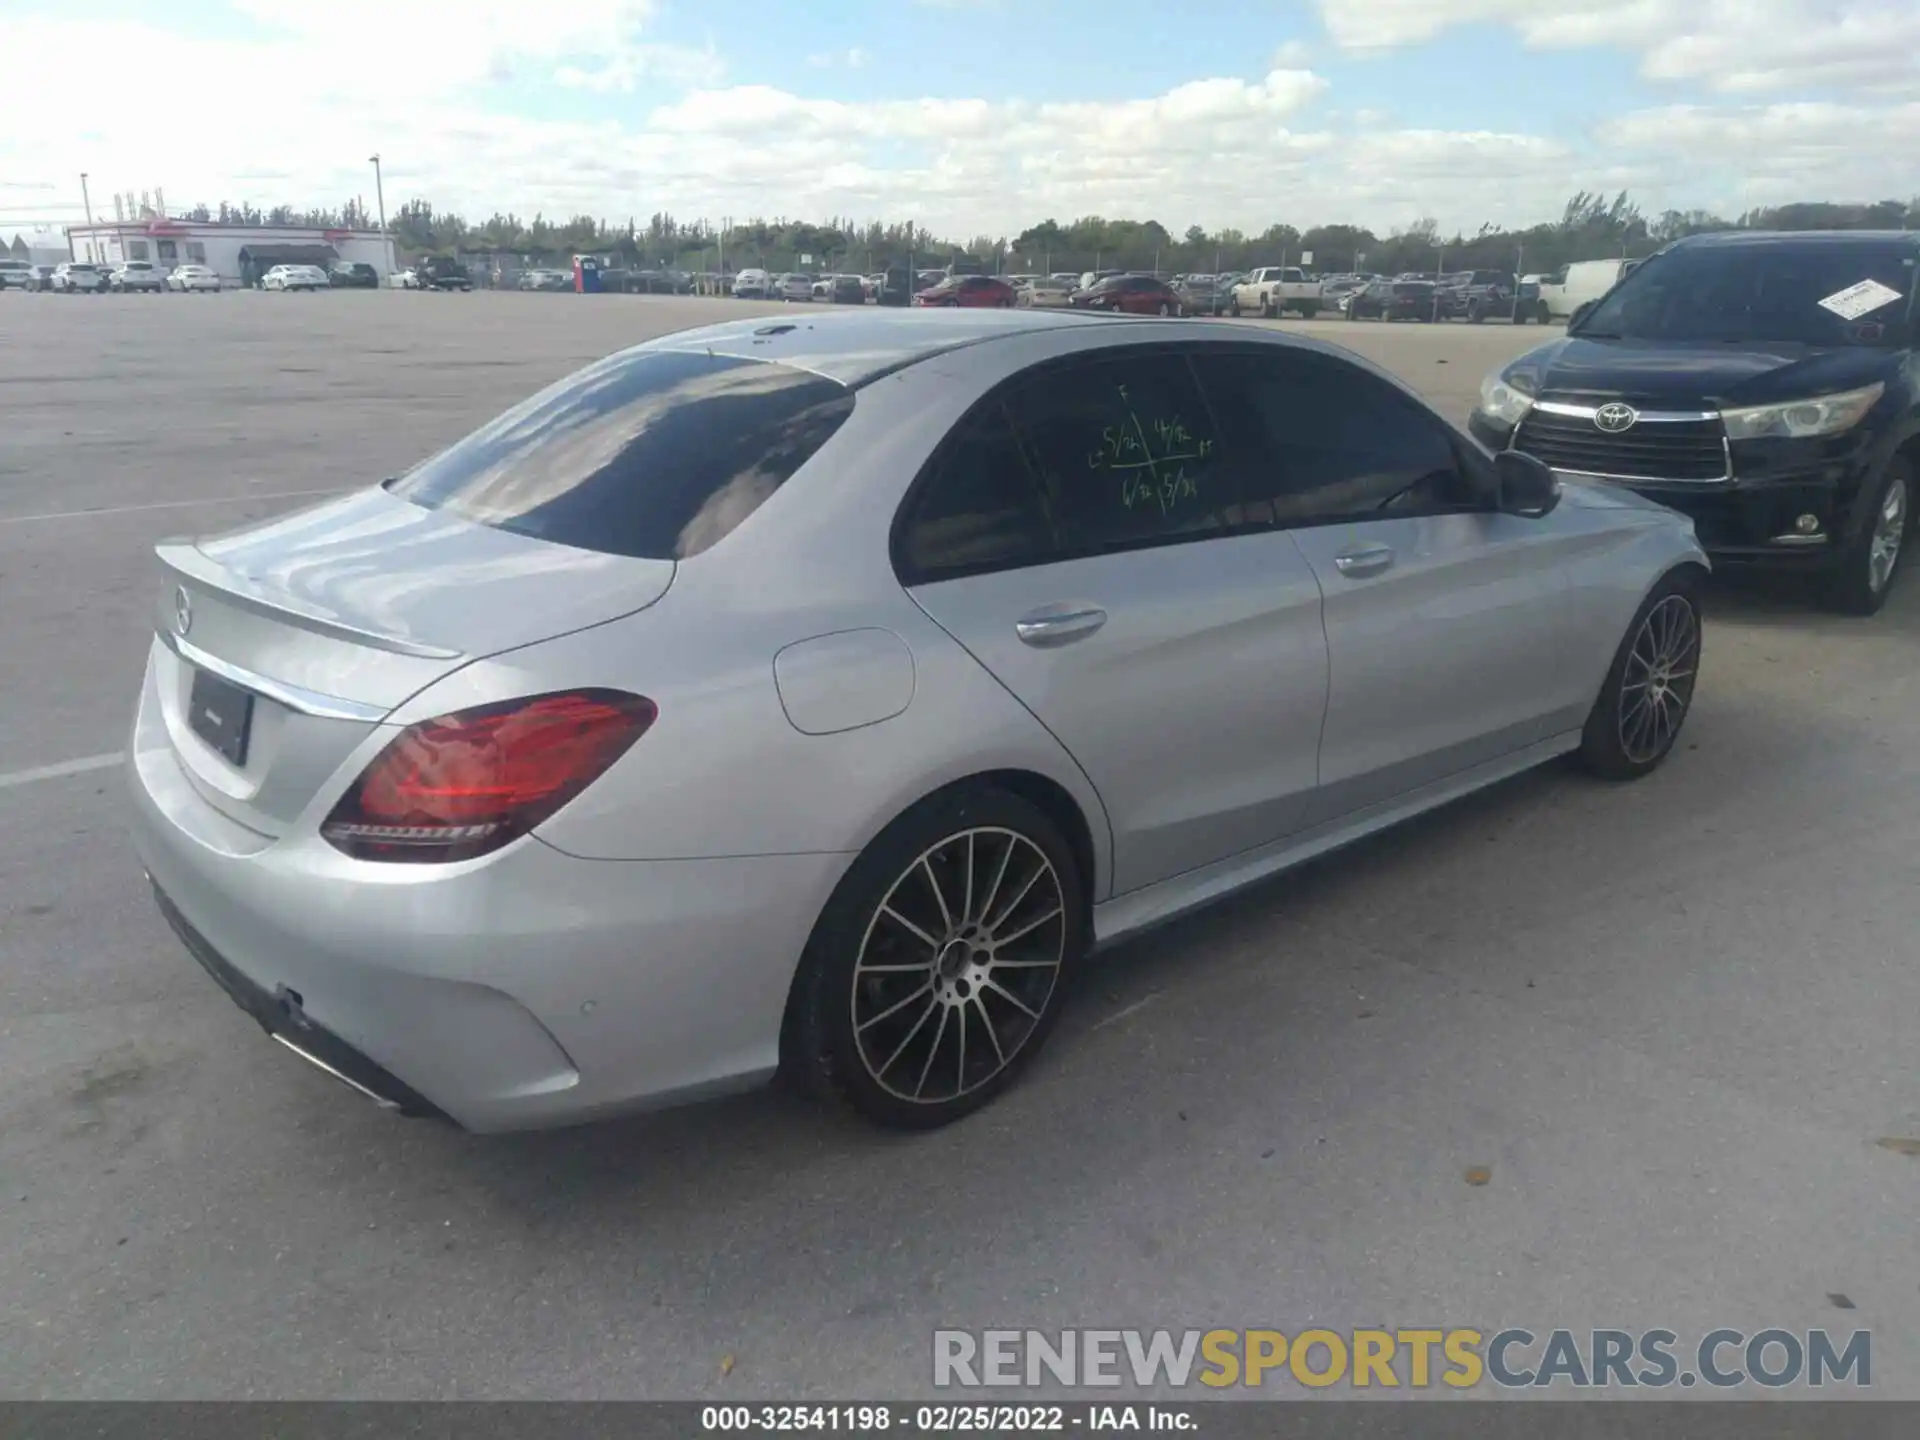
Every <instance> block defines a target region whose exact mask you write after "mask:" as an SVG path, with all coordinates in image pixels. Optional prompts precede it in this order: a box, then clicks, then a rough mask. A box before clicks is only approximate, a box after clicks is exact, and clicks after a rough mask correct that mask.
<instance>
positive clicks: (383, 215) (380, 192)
mask: <svg viewBox="0 0 1920 1440" xmlns="http://www.w3.org/2000/svg"><path fill="white" fill-rule="evenodd" d="M367 159H368V160H370V161H372V162H373V199H374V203H375V204H376V205H378V206H379V207H380V238H381V240H382V242H383V243H384V244H385V246H386V250H387V274H389V275H391V274H393V236H392V235H390V234H388V233H387V191H386V187H385V186H384V185H383V184H382V183H381V180H380V152H379V151H377V150H376V151H374V153H373V154H371V155H369V156H368V157H367Z"/></svg>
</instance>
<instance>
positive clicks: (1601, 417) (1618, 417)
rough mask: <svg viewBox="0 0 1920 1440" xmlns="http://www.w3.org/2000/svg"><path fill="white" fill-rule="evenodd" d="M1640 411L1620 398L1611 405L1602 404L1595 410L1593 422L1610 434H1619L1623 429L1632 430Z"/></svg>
mask: <svg viewBox="0 0 1920 1440" xmlns="http://www.w3.org/2000/svg"><path fill="white" fill-rule="evenodd" d="M1639 418H1640V412H1639V411H1638V410H1636V409H1634V408H1633V407H1632V406H1631V405H1622V404H1621V403H1620V402H1619V401H1618V400H1616V401H1614V402H1613V403H1612V404H1611V405H1602V406H1601V407H1600V408H1599V409H1598V410H1596V411H1594V412H1593V423H1594V424H1595V425H1598V426H1599V427H1600V428H1601V429H1602V430H1605V431H1606V432H1607V433H1608V434H1610V435H1618V434H1619V433H1620V432H1621V431H1622V430H1631V429H1632V428H1633V424H1634V422H1635V421H1636V420H1638V419H1639Z"/></svg>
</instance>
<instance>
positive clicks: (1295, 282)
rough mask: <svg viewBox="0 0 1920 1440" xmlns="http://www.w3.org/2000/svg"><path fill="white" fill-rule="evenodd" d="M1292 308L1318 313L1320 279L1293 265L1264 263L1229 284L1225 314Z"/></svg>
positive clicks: (1272, 314)
mask: <svg viewBox="0 0 1920 1440" xmlns="http://www.w3.org/2000/svg"><path fill="white" fill-rule="evenodd" d="M1289 310H1291V311H1293V312H1295V313H1296V314H1298V315H1299V316H1300V317H1301V318H1302V319H1306V320H1311V319H1312V318H1313V317H1314V316H1315V315H1318V314H1319V313H1320V282H1319V281H1318V280H1310V279H1308V278H1307V273H1306V271H1304V270H1302V269H1300V268H1299V267H1298V266H1297V265H1268V266H1265V267H1263V268H1261V269H1259V270H1255V271H1253V272H1252V273H1251V274H1249V275H1248V276H1247V278H1246V279H1244V280H1242V281H1241V282H1240V283H1239V284H1238V285H1236V286H1234V287H1233V293H1232V294H1231V295H1230V296H1229V297H1228V299H1227V313H1228V314H1229V315H1247V314H1252V315H1264V316H1267V317H1268V318H1273V317H1275V316H1279V315H1284V314H1286V313H1287V311H1289Z"/></svg>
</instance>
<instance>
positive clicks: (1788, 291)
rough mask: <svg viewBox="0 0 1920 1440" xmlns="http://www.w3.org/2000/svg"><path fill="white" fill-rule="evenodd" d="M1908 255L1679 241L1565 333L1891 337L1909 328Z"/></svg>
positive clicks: (1862, 340)
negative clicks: (1686, 244)
mask: <svg viewBox="0 0 1920 1440" xmlns="http://www.w3.org/2000/svg"><path fill="white" fill-rule="evenodd" d="M1916 256H1920V247H1916V246H1914V245H1912V244H1906V245H1902V244H1900V243H1899V242H1897V241H1895V242H1884V243H1832V242H1819V241H1817V242H1809V243H1805V244H1794V243H1792V242H1791V241H1777V240H1775V241H1759V242H1756V243H1753V244H1746V245H1741V244H1733V245H1698V246H1681V247H1679V248H1677V249H1673V250H1668V251H1666V252H1665V253H1663V254H1660V255H1656V256H1654V257H1653V258H1652V259H1651V260H1648V261H1647V262H1646V263H1644V264H1642V265H1640V266H1638V267H1636V268H1635V269H1634V271H1633V272H1632V274H1631V275H1629V276H1628V277H1627V278H1626V279H1624V280H1622V281H1621V282H1620V284H1619V286H1618V287H1617V288H1616V289H1615V290H1614V291H1613V292H1612V293H1611V294H1610V295H1608V296H1607V297H1606V298H1605V299H1603V300H1601V301H1600V303H1599V304H1598V305H1596V306H1595V307H1594V308H1593V310H1592V311H1591V312H1590V313H1589V314H1588V315H1587V317H1586V319H1585V320H1583V321H1581V323H1580V324H1579V325H1578V326H1577V327H1576V328H1575V330H1574V332H1573V333H1575V334H1577V335H1583V336H1586V337H1589V338H1615V337H1617V338H1620V339H1626V340H1673V341H1715V340H1719V341H1727V342H1733V343H1737V342H1740V341H1753V340H1759V341H1780V342H1786V343H1790V344H1801V345H1876V344H1892V343H1898V342H1899V341H1901V340H1903V339H1904V338H1905V336H1906V332H1907V329H1908V302H1909V299H1910V297H1911V295H1912V293H1913V283H1914V268H1915V267H1914V261H1915V257H1916ZM1875 287H1878V288H1875ZM1886 292H1891V293H1890V294H1889V293H1886ZM1856 297H1857V298H1856ZM1876 301H1877V302H1878V303H1873V302H1876ZM1823 302H1824V303H1823Z"/></svg>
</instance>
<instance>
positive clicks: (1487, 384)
mask: <svg viewBox="0 0 1920 1440" xmlns="http://www.w3.org/2000/svg"><path fill="white" fill-rule="evenodd" d="M1532 408H1533V396H1532V395H1530V394H1528V393H1527V392H1526V391H1525V390H1523V389H1521V388H1520V386H1519V385H1517V384H1515V383H1514V380H1513V379H1512V378H1509V377H1508V376H1506V375H1503V374H1502V373H1501V372H1500V371H1498V370H1496V371H1494V372H1493V374H1491V375H1489V376H1487V378H1486V379H1484V380H1482V381H1481V382H1480V411H1481V413H1482V414H1484V415H1490V416H1492V417H1493V418H1494V419H1495V420H1498V421H1500V422H1501V423H1502V424H1504V425H1518V424H1519V423H1520V422H1521V421H1522V420H1524V419H1525V418H1526V414H1527V411H1529V410H1531V409H1532Z"/></svg>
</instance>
